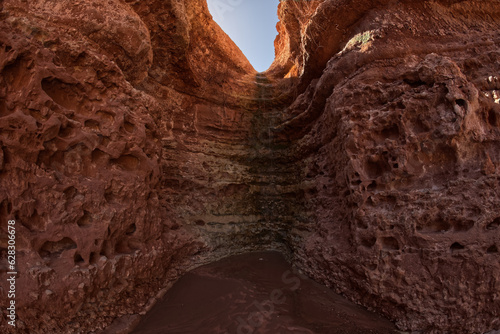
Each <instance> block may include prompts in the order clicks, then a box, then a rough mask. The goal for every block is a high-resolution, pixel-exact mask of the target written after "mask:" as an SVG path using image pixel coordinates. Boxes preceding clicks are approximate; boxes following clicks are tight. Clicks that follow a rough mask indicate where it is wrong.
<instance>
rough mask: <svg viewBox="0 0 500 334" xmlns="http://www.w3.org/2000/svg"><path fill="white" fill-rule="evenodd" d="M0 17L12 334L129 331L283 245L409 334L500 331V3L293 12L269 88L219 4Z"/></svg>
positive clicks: (1, 141) (285, 17)
mask: <svg viewBox="0 0 500 334" xmlns="http://www.w3.org/2000/svg"><path fill="white" fill-rule="evenodd" d="M0 8H1V12H0V27H1V28H2V29H1V30H0V43H1V46H0V80H1V83H2V84H1V85H0V185H1V186H0V229H1V230H2V233H4V232H6V229H7V227H6V223H7V220H9V219H14V220H15V221H16V236H17V239H16V240H17V244H16V247H17V272H18V276H17V295H16V302H17V305H16V306H17V315H18V317H19V320H18V322H17V325H18V328H17V329H15V330H14V329H12V328H10V327H8V326H7V325H5V320H6V318H5V316H6V314H5V313H3V314H2V317H3V319H2V327H1V328H2V331H3V332H7V333H9V332H12V333H14V332H15V333H42V332H51V333H89V332H98V331H100V330H101V329H104V328H106V327H108V326H110V325H111V327H108V332H110V333H112V332H117V331H118V330H119V328H120V326H124V327H126V326H127V324H131V323H133V322H134V321H135V320H136V319H137V315H138V314H140V313H143V312H144V311H145V310H147V309H148V308H149V307H150V305H151V303H152V302H154V300H155V298H156V297H155V296H158V295H160V294H161V292H162V291H164V290H165V289H166V288H168V287H169V286H170V284H172V282H174V281H175V280H176V279H177V278H178V277H179V276H180V275H182V274H183V273H184V272H186V271H187V270H189V269H190V268H193V267H195V266H197V265H200V264H202V263H207V262H210V261H214V260H216V259H218V258H221V257H224V256H227V255H231V254H237V253H241V252H245V251H254V250H265V249H278V250H281V251H282V252H283V253H285V254H286V255H287V256H288V258H289V259H290V260H291V261H292V262H293V263H294V264H295V265H296V266H297V267H299V268H300V269H301V270H303V271H304V272H305V273H307V274H308V275H309V276H311V277H313V278H314V279H316V280H317V281H319V282H321V283H324V284H326V285H328V286H329V287H331V288H332V289H334V290H336V291H337V292H340V293H342V294H344V295H346V296H348V297H349V298H350V299H352V300H355V301H356V302H358V303H360V304H363V305H365V306H367V307H369V308H371V309H373V310H376V311H378V312H382V313H384V314H385V315H386V316H388V317H389V318H391V319H392V320H394V321H395V322H396V323H397V325H398V326H399V327H400V328H401V329H402V330H415V331H422V332H425V333H432V332H435V333H441V332H450V333H482V332H486V331H488V330H492V329H499V328H500V323H499V320H498V319H499V317H500V295H499V291H500V281H499V279H498V276H499V273H500V263H499V254H498V247H500V244H499V243H500V241H499V238H500V236H499V233H500V228H499V222H500V213H499V212H498V207H499V204H500V195H499V184H498V183H499V176H498V175H499V174H498V173H499V172H500V171H499V168H500V167H499V166H500V165H499V162H500V148H499V147H500V146H499V138H500V133H499V126H500V107H499V104H498V103H499V99H500V86H499V85H500V83H499V79H498V75H499V74H498V73H499V67H500V65H499V64H500V62H499V58H500V51H499V50H498V47H497V45H498V44H499V43H498V42H499V39H500V35H499V34H498V31H500V29H499V28H500V27H499V23H500V3H499V2H498V1H495V0H491V1H451V0H449V1H444V0H443V1H383V0H378V1H375V0H373V1H368V0H330V1H281V3H280V5H279V8H278V13H279V16H280V23H279V24H278V26H277V29H278V31H279V36H278V38H277V39H276V42H275V47H276V60H275V62H274V64H273V65H272V66H271V68H270V69H269V70H268V71H267V72H265V73H262V74H259V73H256V72H255V71H254V70H253V68H252V67H251V65H250V64H249V63H248V61H247V60H246V59H245V57H244V56H243V54H242V53H241V52H240V50H238V48H237V47H236V46H235V45H234V43H233V42H232V41H231V40H230V39H229V38H228V37H227V36H226V35H225V34H224V33H223V32H222V31H221V29H220V28H219V27H218V26H217V25H216V24H215V23H214V22H213V21H212V18H211V16H210V14H209V13H208V9H207V6H206V3H205V1H203V0H196V1H187V0H184V1H157V0H147V1H131V0H122V1H120V0H111V1H107V2H105V3H104V2H100V1H76V2H75V1H74V2H64V1H63V2H61V1H55V0H35V1H29V2H26V1H23V0H4V1H2V2H1V3H0ZM0 253H1V254H2V257H1V258H2V259H5V258H6V254H7V239H6V238H4V237H2V239H1V241H0ZM1 266H2V267H0V287H1V289H0V295H1V296H2V298H1V300H0V306H1V307H2V310H5V306H6V305H7V302H8V299H7V297H6V296H7V292H8V286H7V285H6V278H7V275H6V273H7V272H8V268H7V266H6V265H5V262H3V263H2V264H1ZM47 305H50V306H49V307H48V306H47Z"/></svg>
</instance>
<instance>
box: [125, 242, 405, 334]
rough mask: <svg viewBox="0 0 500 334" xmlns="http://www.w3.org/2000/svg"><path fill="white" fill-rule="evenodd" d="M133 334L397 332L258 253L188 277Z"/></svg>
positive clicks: (277, 258)
mask: <svg viewBox="0 0 500 334" xmlns="http://www.w3.org/2000/svg"><path fill="white" fill-rule="evenodd" d="M132 333H133V334H157V333H158V334H159V333H162V334H180V333H183V334H187V333H200V334H202V333H203V334H210V333H214V334H215V333H218V334H249V333H254V334H257V333H259V334H264V333H272V334H278V333H282V334H285V333H297V334H299V333H300V334H311V333H325V334H326V333H328V334H335V333H346V334H347V333H349V334H351V333H352V334H354V333H359V334H361V333H363V334H367V333H373V334H375V333H379V334H382V333H396V328H395V326H394V325H393V324H392V323H391V322H389V321H388V320H386V319H384V318H382V317H380V316H378V315H377V314H374V313H371V312H368V311H367V310H365V309H363V308H361V307H359V306H357V305H355V304H353V303H351V302H349V301H347V300H346V299H344V298H342V297H341V296H339V295H337V294H335V293H334V292H332V291H331V290H330V289H328V288H327V287H324V286H322V285H320V284H318V283H316V282H314V281H312V280H311V279H308V278H306V277H305V276H303V275H300V274H298V273H297V272H296V271H294V270H293V269H292V267H291V266H290V265H289V264H288V263H287V262H286V261H285V259H284V258H283V256H282V255H281V254H280V253H277V252H259V253H250V254H243V255H238V256H233V257H230V258H226V259H223V260H221V261H218V262H215V263H212V264H209V265H206V266H203V267H199V268H197V269H195V270H193V271H191V272H189V273H187V274H186V275H185V276H183V277H182V278H181V279H180V280H179V281H178V282H177V283H176V284H175V285H174V286H173V287H172V288H171V289H170V290H169V291H168V292H167V293H166V294H165V296H164V298H163V300H162V301H160V302H159V303H158V304H157V305H155V307H154V308H153V309H152V310H151V311H150V312H149V313H148V314H147V315H146V316H145V317H144V318H143V319H142V321H141V322H140V324H139V325H138V326H137V328H136V329H135V330H134V331H133V332H132Z"/></svg>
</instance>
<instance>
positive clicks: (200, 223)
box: [194, 219, 206, 226]
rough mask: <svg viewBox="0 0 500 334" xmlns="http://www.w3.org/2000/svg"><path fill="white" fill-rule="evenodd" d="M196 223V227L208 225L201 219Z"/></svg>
mask: <svg viewBox="0 0 500 334" xmlns="http://www.w3.org/2000/svg"><path fill="white" fill-rule="evenodd" d="M194 223H195V224H196V225H198V226H205V224H206V223H205V222H204V221H203V220H201V219H199V220H197V221H195V222H194Z"/></svg>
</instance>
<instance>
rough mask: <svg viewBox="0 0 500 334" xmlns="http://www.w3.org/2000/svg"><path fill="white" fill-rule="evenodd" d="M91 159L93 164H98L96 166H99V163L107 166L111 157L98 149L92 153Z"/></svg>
mask: <svg viewBox="0 0 500 334" xmlns="http://www.w3.org/2000/svg"><path fill="white" fill-rule="evenodd" d="M91 159H92V162H93V163H96V164H99V163H102V164H107V162H108V160H109V155H108V154H107V153H104V152H103V151H101V150H100V149H98V148H96V149H95V150H93V151H92V157H91Z"/></svg>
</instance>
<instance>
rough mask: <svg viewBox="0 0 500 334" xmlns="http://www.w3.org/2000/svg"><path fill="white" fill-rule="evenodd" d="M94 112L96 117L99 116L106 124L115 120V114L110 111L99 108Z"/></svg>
mask: <svg viewBox="0 0 500 334" xmlns="http://www.w3.org/2000/svg"><path fill="white" fill-rule="evenodd" d="M95 114H96V116H97V117H99V118H101V119H102V120H103V121H105V122H106V123H108V124H111V123H113V122H114V121H115V114H113V113H112V112H109V111H103V110H100V111H98V112H96V113H95Z"/></svg>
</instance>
